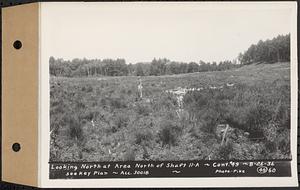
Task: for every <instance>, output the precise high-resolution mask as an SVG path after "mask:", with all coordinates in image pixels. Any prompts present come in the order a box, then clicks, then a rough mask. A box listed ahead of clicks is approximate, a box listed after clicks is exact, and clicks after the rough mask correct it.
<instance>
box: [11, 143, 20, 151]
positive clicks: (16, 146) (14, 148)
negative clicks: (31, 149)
mask: <svg viewBox="0 0 300 190" xmlns="http://www.w3.org/2000/svg"><path fill="white" fill-rule="evenodd" d="M12 149H13V151H15V152H19V151H20V150H21V145H20V144H19V143H14V144H13V145H12Z"/></svg>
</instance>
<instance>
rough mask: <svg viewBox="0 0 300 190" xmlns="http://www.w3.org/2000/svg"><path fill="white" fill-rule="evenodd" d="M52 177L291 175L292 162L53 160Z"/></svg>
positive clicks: (50, 164) (51, 165)
mask: <svg viewBox="0 0 300 190" xmlns="http://www.w3.org/2000/svg"><path fill="white" fill-rule="evenodd" d="M49 167H50V179H68V178H70V179H74V178H75V179H80V178H91V179H93V178H115V177H119V178H122V177H125V178H126V177H230V176H241V177H243V176H274V177H275V176H289V175H290V162H289V161H175V162H167V161H164V162H159V161H149V162H146V161H141V162H138V161H134V162H98V163H97V162H95V163H84V162H83V163H78V162H75V163H49Z"/></svg>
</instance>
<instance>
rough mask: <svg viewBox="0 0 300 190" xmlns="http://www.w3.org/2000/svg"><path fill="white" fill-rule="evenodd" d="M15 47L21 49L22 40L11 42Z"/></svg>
mask: <svg viewBox="0 0 300 190" xmlns="http://www.w3.org/2000/svg"><path fill="white" fill-rule="evenodd" d="M13 46H14V48H15V49H21V47H22V42H21V41H20V40H16V41H15V42H14V44H13Z"/></svg>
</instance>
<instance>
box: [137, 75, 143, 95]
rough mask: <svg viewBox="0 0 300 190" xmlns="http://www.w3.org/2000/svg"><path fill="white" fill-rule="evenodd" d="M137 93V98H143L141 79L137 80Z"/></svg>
mask: <svg viewBox="0 0 300 190" xmlns="http://www.w3.org/2000/svg"><path fill="white" fill-rule="evenodd" d="M138 92H139V98H140V99H142V98H143V84H142V79H141V78H139V85H138Z"/></svg>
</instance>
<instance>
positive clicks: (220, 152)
mask: <svg viewBox="0 0 300 190" xmlns="http://www.w3.org/2000/svg"><path fill="white" fill-rule="evenodd" d="M232 152H233V143H232V142H231V141H229V142H227V143H225V145H222V146H220V147H219V148H218V149H217V151H216V156H217V159H220V160H229V159H231V153H232Z"/></svg>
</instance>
